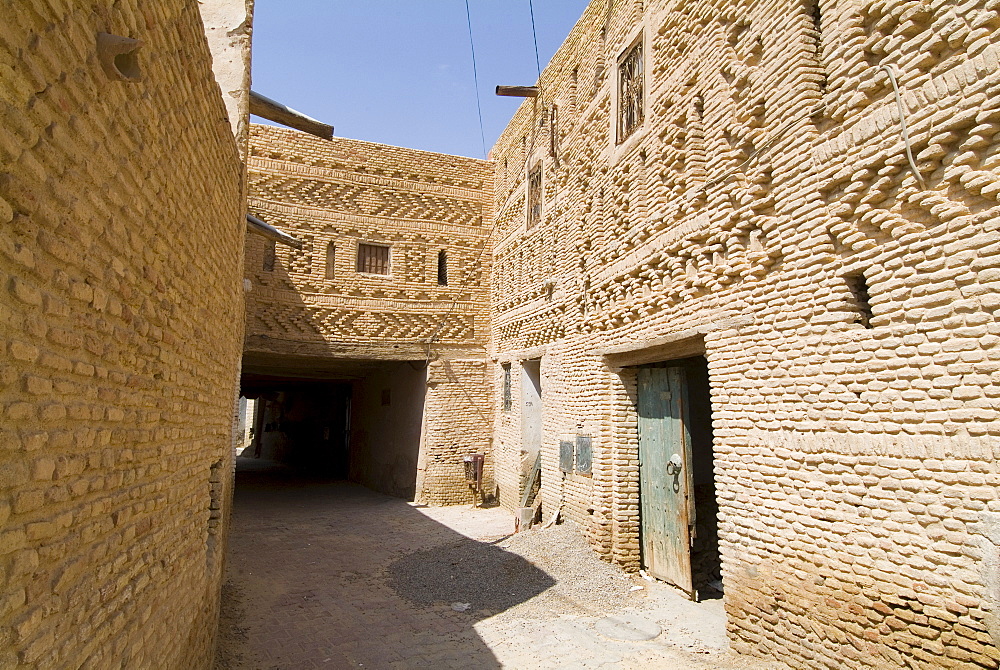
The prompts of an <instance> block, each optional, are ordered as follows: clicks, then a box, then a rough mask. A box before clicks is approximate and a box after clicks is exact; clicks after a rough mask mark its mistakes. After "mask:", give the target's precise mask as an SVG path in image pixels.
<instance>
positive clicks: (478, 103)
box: [465, 0, 487, 159]
mask: <svg viewBox="0 0 1000 670" xmlns="http://www.w3.org/2000/svg"><path fill="white" fill-rule="evenodd" d="M465 20H466V23H468V25H469V48H470V49H471V50H472V80H473V81H474V82H475V84H476V110H477V111H478V112H479V139H480V140H482V143H483V158H484V159H485V158H486V157H487V155H486V131H485V130H483V103H482V101H481V100H480V96H479V69H478V68H477V67H476V42H475V40H474V39H473V38H472V12H471V11H470V10H469V0H465Z"/></svg>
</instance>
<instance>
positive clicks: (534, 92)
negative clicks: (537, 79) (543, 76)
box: [497, 86, 538, 98]
mask: <svg viewBox="0 0 1000 670" xmlns="http://www.w3.org/2000/svg"><path fill="white" fill-rule="evenodd" d="M497 95H506V96H508V97H511V98H537V97H538V87H537V86H497Z"/></svg>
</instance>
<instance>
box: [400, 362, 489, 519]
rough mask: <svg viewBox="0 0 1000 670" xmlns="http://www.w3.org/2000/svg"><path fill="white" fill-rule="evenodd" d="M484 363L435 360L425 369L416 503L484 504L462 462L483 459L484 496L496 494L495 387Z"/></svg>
mask: <svg viewBox="0 0 1000 670" xmlns="http://www.w3.org/2000/svg"><path fill="white" fill-rule="evenodd" d="M490 382H491V379H490V377H489V375H488V374H487V363H486V361H484V360H482V359H452V360H438V361H433V362H432V363H431V364H430V365H429V366H428V369H427V396H426V402H425V406H424V430H423V433H422V440H421V445H420V459H419V461H418V464H417V501H418V502H424V503H427V504H431V505H468V504H472V503H473V502H483V498H482V496H481V495H474V494H473V492H472V489H471V488H469V486H468V485H467V484H466V480H465V466H464V464H463V458H464V457H465V456H468V455H470V454H483V455H484V456H485V460H484V463H483V491H482V493H484V494H485V495H487V496H490V495H493V493H494V491H495V488H496V487H495V483H494V455H493V448H492V444H491V440H490V436H491V433H492V428H493V415H492V410H491V406H490V403H491V400H492V396H493V388H492V386H491V383H490Z"/></svg>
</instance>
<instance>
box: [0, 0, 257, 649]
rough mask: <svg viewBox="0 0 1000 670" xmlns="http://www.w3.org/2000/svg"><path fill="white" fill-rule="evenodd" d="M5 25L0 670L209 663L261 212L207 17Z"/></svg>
mask: <svg viewBox="0 0 1000 670" xmlns="http://www.w3.org/2000/svg"><path fill="white" fill-rule="evenodd" d="M241 5H242V3H241ZM2 14H3V30H2V31H0V584H2V586H0V667H4V668H13V667H38V668H63V667H73V668H76V667H90V668H109V667H130V668H207V667H209V665H210V661H211V658H212V646H213V639H214V631H215V629H216V616H217V609H218V591H219V586H220V580H221V554H222V534H223V533H224V518H225V515H224V510H223V507H224V501H225V500H226V497H227V491H226V489H227V487H228V476H227V475H228V473H229V470H230V468H231V453H232V452H231V440H232V434H231V432H232V413H233V409H234V400H235V394H236V379H237V375H238V370H239V360H240V358H239V357H240V348H241V344H242V337H243V332H242V331H243V325H242V322H243V295H242V287H241V281H242V250H243V236H244V229H245V222H244V220H243V216H244V201H243V176H242V174H243V173H242V164H241V163H240V161H239V158H238V154H237V146H236V142H234V138H233V134H232V131H231V129H230V125H229V123H228V121H227V117H226V108H225V105H224V104H223V100H222V96H221V94H220V91H219V87H218V85H217V84H216V80H215V78H214V76H213V72H212V60H211V56H210V54H209V50H208V47H207V45H206V42H205V35H204V29H203V25H202V19H201V17H200V15H199V11H198V3H196V2H193V1H182V0H163V1H161V2H155V3H149V2H147V3H139V2H135V1H134V0H133V1H122V2H114V3H112V2H95V3H86V6H84V5H83V4H82V3H58V2H18V3H5V4H4V8H3V10H2ZM99 32H108V33H112V34H116V35H121V36H127V37H133V38H137V39H141V40H142V41H143V42H144V43H145V46H144V47H143V48H142V49H141V50H140V51H139V52H138V66H139V68H140V70H141V74H142V79H141V81H138V82H135V83H131V82H126V81H121V80H117V79H112V78H110V77H109V76H108V75H107V74H106V73H105V71H104V70H103V69H102V67H101V65H100V63H99V62H98V57H97V47H96V43H97V33H99Z"/></svg>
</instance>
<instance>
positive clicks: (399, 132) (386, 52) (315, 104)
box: [253, 0, 587, 158]
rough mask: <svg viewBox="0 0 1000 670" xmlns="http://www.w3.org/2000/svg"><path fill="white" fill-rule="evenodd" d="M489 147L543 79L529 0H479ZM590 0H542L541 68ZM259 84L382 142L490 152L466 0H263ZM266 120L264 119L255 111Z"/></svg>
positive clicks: (257, 40) (476, 16) (256, 40)
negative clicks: (503, 92) (514, 89)
mask: <svg viewBox="0 0 1000 670" xmlns="http://www.w3.org/2000/svg"><path fill="white" fill-rule="evenodd" d="M469 6H470V8H471V15H472V31H473V36H474V38H475V46H476V61H477V64H478V69H479V90H480V95H481V99H482V106H483V125H484V128H485V135H486V148H487V150H489V148H490V147H491V146H492V145H493V142H494V141H495V140H496V139H497V137H498V136H499V135H500V133H501V132H502V131H503V129H504V127H505V126H506V125H507V122H508V121H509V120H510V117H511V116H512V115H513V114H514V112H515V111H516V110H517V107H518V105H519V104H520V102H521V100H520V99H518V98H501V97H497V96H496V95H494V92H493V89H494V87H495V86H496V85H497V84H511V85H531V84H534V83H535V80H536V79H537V75H536V69H535V48H534V44H533V41H532V35H531V14H530V12H529V6H528V0H469ZM586 6H587V0H534V11H535V27H536V29H537V33H538V51H539V57H540V59H541V65H542V68H543V69H544V68H545V64H546V63H547V62H548V61H549V59H550V58H551V57H552V54H554V53H555V51H556V49H557V48H558V47H559V45H560V44H561V43H562V41H563V40H564V39H565V38H566V35H568V34H569V31H570V29H571V28H572V27H573V24H575V23H576V20H577V19H578V18H580V15H581V14H582V13H583V10H584V8H585V7H586ZM253 89H254V90H255V91H257V92H258V93H261V94H263V95H266V96H267V97H269V98H273V99H275V100H278V101H279V102H282V103H284V104H285V105H288V106H289V107H291V108H293V109H297V110H299V111H300V112H303V113H305V114H308V115H309V116H312V117H313V118H316V119H319V120H320V121H323V122H325V123H331V124H333V126H334V128H335V133H336V134H337V135H338V136H341V137H352V138H356V139H361V140H369V141H372V142H383V143H385V144H395V145H399V146H406V147H412V148H415V149H424V150H427V151H439V152H442V153H450V154H458V155H462V156H473V157H477V158H482V157H483V149H482V140H481V139H480V133H479V117H478V115H477V112H476V98H475V88H474V84H473V73H472V57H471V55H470V51H469V31H468V26H467V23H466V14H465V0H257V2H256V10H255V15H254V36H253ZM254 120H255V121H257V122H260V121H261V120H260V119H256V118H255V119H254Z"/></svg>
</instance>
